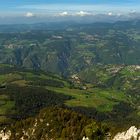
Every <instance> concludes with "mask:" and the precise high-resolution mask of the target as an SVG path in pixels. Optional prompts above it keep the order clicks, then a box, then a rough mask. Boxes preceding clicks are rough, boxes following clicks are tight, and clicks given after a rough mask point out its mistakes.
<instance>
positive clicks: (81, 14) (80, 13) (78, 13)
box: [76, 11, 91, 16]
mask: <svg viewBox="0 0 140 140" xmlns="http://www.w3.org/2000/svg"><path fill="white" fill-rule="evenodd" d="M76 15H78V16H87V15H91V14H90V13H88V12H84V11H79V12H77V13H76Z"/></svg>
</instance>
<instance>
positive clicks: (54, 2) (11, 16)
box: [0, 0, 140, 24]
mask: <svg viewBox="0 0 140 140" xmlns="http://www.w3.org/2000/svg"><path fill="white" fill-rule="evenodd" d="M97 15H102V16H100V19H99V18H98V17H99V16H98V17H97ZM106 16H108V17H109V18H110V17H111V18H112V17H113V18H114V17H115V16H116V17H115V20H119V19H128V18H130V17H131V18H132V17H133V18H135V17H139V18H140V0H0V24H11V23H24V22H25V23H27V22H28V23H30V22H32V23H34V22H46V21H48V20H53V21H54V20H59V19H63V20H65V19H67V20H69V19H77V20H81V18H82V19H83V20H85V19H84V18H85V17H89V18H88V19H87V20H91V21H97V19H99V20H102V19H106V21H107V20H108V18H106ZM122 16H125V17H122ZM78 18H80V19H78ZM110 20H111V19H110Z"/></svg>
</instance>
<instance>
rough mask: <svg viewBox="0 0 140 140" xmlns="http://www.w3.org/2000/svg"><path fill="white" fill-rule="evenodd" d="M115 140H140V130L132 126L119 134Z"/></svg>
mask: <svg viewBox="0 0 140 140" xmlns="http://www.w3.org/2000/svg"><path fill="white" fill-rule="evenodd" d="M113 140H140V129H137V128H136V127H135V126H131V127H130V128H129V129H128V130H127V131H125V132H122V133H118V134H117V135H116V136H115V137H114V138H113Z"/></svg>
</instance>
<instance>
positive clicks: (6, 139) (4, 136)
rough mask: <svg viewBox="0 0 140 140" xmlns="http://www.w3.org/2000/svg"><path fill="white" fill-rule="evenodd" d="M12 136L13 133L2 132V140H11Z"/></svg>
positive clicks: (0, 135) (0, 132) (0, 136)
mask: <svg viewBox="0 0 140 140" xmlns="http://www.w3.org/2000/svg"><path fill="white" fill-rule="evenodd" d="M10 136H11V131H7V132H4V131H3V130H1V131H0V140H9V139H10Z"/></svg>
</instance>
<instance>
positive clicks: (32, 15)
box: [25, 12, 35, 17]
mask: <svg viewBox="0 0 140 140" xmlns="http://www.w3.org/2000/svg"><path fill="white" fill-rule="evenodd" d="M25 16H26V17H34V16H35V15H34V14H33V13H31V12H27V13H26V14H25Z"/></svg>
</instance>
